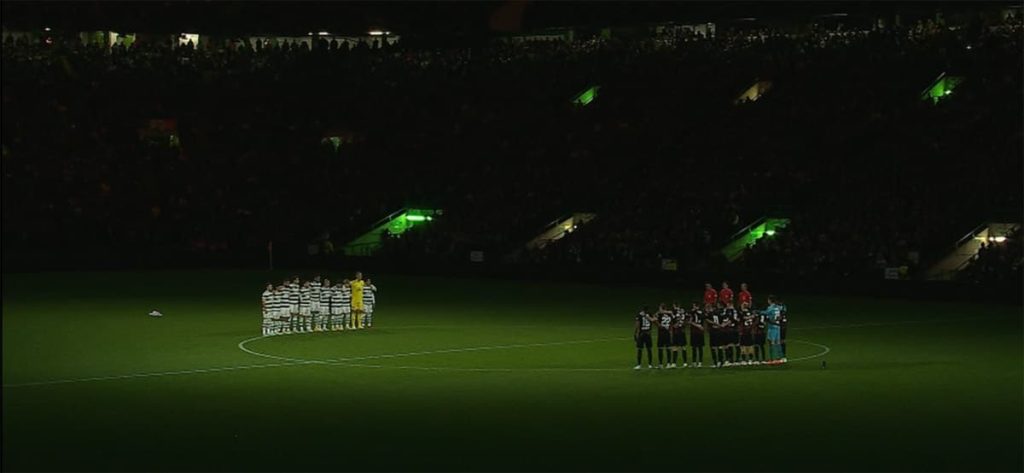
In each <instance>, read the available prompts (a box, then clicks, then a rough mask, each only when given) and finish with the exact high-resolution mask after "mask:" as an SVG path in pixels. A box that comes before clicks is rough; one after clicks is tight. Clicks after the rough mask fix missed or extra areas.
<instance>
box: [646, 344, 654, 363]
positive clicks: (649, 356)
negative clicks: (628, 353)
mask: <svg viewBox="0 0 1024 473" xmlns="http://www.w3.org/2000/svg"><path fill="white" fill-rule="evenodd" d="M647 364H648V365H653V364H654V354H653V353H652V352H651V347H647Z"/></svg>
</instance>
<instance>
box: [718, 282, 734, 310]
mask: <svg viewBox="0 0 1024 473" xmlns="http://www.w3.org/2000/svg"><path fill="white" fill-rule="evenodd" d="M718 302H721V303H722V304H723V305H725V306H727V307H731V306H732V289H729V282H728V281H722V290H721V291H719V292H718Z"/></svg>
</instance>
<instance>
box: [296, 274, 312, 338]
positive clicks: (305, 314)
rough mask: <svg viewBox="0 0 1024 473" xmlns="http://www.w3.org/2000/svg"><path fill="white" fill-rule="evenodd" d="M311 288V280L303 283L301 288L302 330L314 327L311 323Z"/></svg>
mask: <svg viewBox="0 0 1024 473" xmlns="http://www.w3.org/2000/svg"><path fill="white" fill-rule="evenodd" d="M311 292H312V291H311V290H310V288H309V281H306V282H304V283H302V288H301V289H300V290H299V316H300V318H301V320H302V331H303V332H309V331H311V330H312V329H313V327H312V326H311V325H310V323H309V317H310V312H309V304H310V302H311V301H312V299H311V296H310V294H311Z"/></svg>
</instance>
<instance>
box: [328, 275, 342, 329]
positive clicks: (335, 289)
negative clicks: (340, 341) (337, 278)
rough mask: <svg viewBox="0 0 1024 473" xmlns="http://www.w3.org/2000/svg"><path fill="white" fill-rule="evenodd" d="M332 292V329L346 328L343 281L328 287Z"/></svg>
mask: <svg viewBox="0 0 1024 473" xmlns="http://www.w3.org/2000/svg"><path fill="white" fill-rule="evenodd" d="M328 290H329V292H330V293H331V327H330V329H331V330H332V331H338V330H344V328H345V318H344V316H343V315H342V311H341V302H342V301H341V283H337V284H335V285H333V286H331V287H330V288H328Z"/></svg>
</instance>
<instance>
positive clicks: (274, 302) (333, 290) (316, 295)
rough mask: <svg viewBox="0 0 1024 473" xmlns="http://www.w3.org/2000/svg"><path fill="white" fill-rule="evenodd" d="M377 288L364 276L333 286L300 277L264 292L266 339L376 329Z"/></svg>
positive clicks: (359, 274)
mask: <svg viewBox="0 0 1024 473" xmlns="http://www.w3.org/2000/svg"><path fill="white" fill-rule="evenodd" d="M376 293H377V286H375V285H374V284H373V282H371V281H370V280H369V279H363V274H362V273H360V272H356V274H355V277H354V278H353V279H344V280H342V282H339V283H336V284H331V281H330V280H329V279H326V278H324V279H322V280H321V278H320V276H315V277H314V278H313V279H312V280H309V281H301V280H300V279H299V277H298V276H295V277H293V278H292V279H286V280H285V281H284V282H283V283H281V284H280V285H278V286H276V287H275V286H274V285H273V284H270V283H268V284H267V287H266V290H264V291H263V335H265V336H267V335H282V334H287V333H306V332H332V331H340V330H358V329H364V328H370V327H372V326H373V309H374V306H375V305H376V302H377V294H376Z"/></svg>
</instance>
